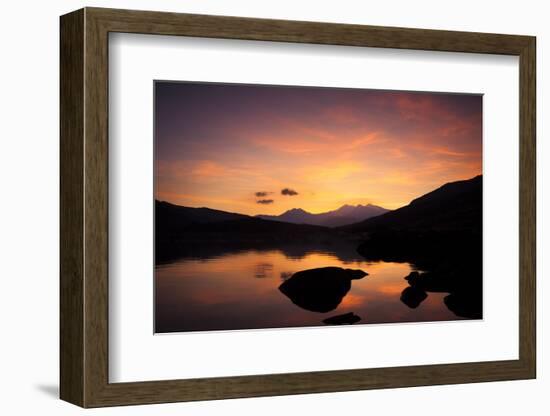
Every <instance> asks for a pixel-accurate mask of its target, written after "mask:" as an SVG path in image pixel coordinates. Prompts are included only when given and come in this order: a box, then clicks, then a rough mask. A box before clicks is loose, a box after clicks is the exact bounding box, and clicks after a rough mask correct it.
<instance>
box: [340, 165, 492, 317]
mask: <svg viewBox="0 0 550 416" xmlns="http://www.w3.org/2000/svg"><path fill="white" fill-rule="evenodd" d="M482 222H483V179H482V176H481V175H480V176H476V177H474V178H472V179H468V180H464V181H457V182H451V183H447V184H445V185H443V186H441V187H440V188H438V189H436V190H434V191H432V192H429V193H427V194H425V195H423V196H421V197H419V198H416V199H415V200H413V201H412V202H411V203H410V204H409V205H407V206H404V207H402V208H399V209H396V210H395V211H391V212H388V213H386V214H383V215H381V216H379V217H375V218H370V219H368V220H366V221H362V222H360V223H356V224H352V225H349V226H345V227H340V228H339V230H341V231H346V232H350V233H353V234H355V235H358V236H362V242H361V243H360V244H359V246H358V247H357V251H358V253H360V254H361V255H362V256H363V257H364V258H365V259H367V260H369V261H380V260H382V261H387V262H408V263H411V264H413V265H415V266H416V268H418V269H419V270H422V271H423V273H417V272H414V273H411V275H409V276H407V278H406V279H407V281H408V282H409V285H410V287H409V288H406V289H405V290H404V291H403V293H402V295H401V301H402V302H403V303H405V304H406V305H408V306H409V307H411V308H416V307H418V305H420V303H422V302H423V300H424V299H425V298H426V297H427V293H426V292H444V293H448V294H449V295H448V296H446V297H445V305H447V307H448V308H449V309H450V310H451V311H452V312H454V313H455V314H456V315H458V316H461V317H465V318H473V319H479V318H481V317H482V306H483V305H482V260H483V258H482V256H483V239H482V228H483V227H482Z"/></svg>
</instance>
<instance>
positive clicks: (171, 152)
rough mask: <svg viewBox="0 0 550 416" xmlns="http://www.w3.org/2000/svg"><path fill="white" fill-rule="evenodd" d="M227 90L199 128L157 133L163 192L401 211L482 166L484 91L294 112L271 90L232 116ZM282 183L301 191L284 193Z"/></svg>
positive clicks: (169, 197) (192, 200) (254, 204)
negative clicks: (481, 94)
mask: <svg viewBox="0 0 550 416" xmlns="http://www.w3.org/2000/svg"><path fill="white" fill-rule="evenodd" d="M287 90H289V89H287ZM274 91H275V90H274ZM291 92H292V91H290V92H288V91H285V93H288V94H290V93H291ZM276 93H277V91H275V92H272V94H276ZM298 93H299V92H298ZM298 93H297V94H298ZM330 93H331V92H330V91H328V92H326V94H330ZM225 94H226V95H220V96H217V95H214V96H213V97H214V98H216V99H217V100H222V99H223V100H226V101H225V102H227V103H228V104H227V106H229V107H224V108H223V109H222V110H223V111H222V110H215V112H213V113H208V114H202V113H201V114H200V115H199V116H201V117H204V120H201V121H202V122H201V123H200V124H199V122H198V121H196V122H195V123H196V124H197V126H194V128H191V127H188V126H187V125H186V124H185V123H183V122H182V123H183V124H182V125H181V127H177V126H176V127H174V126H172V124H174V123H175V122H174V119H171V118H167V119H166V121H162V120H160V121H159V125H161V126H162V125H163V124H162V123H165V124H166V125H167V126H170V129H168V128H166V131H163V133H162V134H157V137H156V140H157V145H158V146H160V151H159V152H158V153H157V160H156V166H155V168H156V192H155V197H156V198H157V199H159V200H164V201H168V202H171V203H174V204H177V205H184V206H189V207H209V208H213V209H219V210H223V211H229V212H238V213H243V214H249V215H257V214H271V215H278V214H281V213H283V212H284V211H287V210H289V209H291V208H302V209H304V210H306V211H309V212H311V213H320V212H326V211H330V210H334V209H337V208H339V207H340V206H342V205H344V204H353V205H356V204H367V203H372V204H374V205H379V206H382V207H384V208H388V209H395V208H399V207H401V206H404V205H407V204H408V203H409V202H410V201H411V200H413V199H415V198H417V197H419V196H421V195H423V194H425V193H427V192H430V191H432V190H434V189H436V188H438V187H439V186H441V185H443V184H444V183H447V182H452V181H457V180H463V179H470V178H472V177H474V176H476V175H479V174H481V172H482V161H481V98H479V100H478V101H479V102H478V101H476V99H474V98H475V97H474V98H472V103H473V104H470V102H469V101H468V102H467V103H466V104H464V103H462V102H460V103H458V104H457V103H456V102H455V101H453V100H466V99H469V98H467V97H466V98H464V97H454V96H452V95H445V94H419V93H381V92H371V93H370V94H371V95H376V97H375V98H376V99H372V100H371V101H372V102H367V103H365V104H364V106H363V107H361V106H359V105H358V104H357V103H356V102H355V101H354V102H353V103H352V102H351V101H349V102H348V101H347V100H348V98H347V96H342V94H344V95H345V92H340V93H339V94H340V95H339V96H335V98H334V100H332V101H331V100H327V103H328V104H327V103H321V104H320V103H318V102H316V101H311V100H310V101H308V100H305V99H304V100H303V102H302V101H300V107H299V109H298V110H296V111H292V110H293V108H285V107H284V106H282V107H276V106H275V104H273V103H272V100H271V98H270V97H271V96H269V99H267V98H265V97H263V101H262V100H261V99H260V98H258V103H256V102H253V103H252V104H251V105H249V106H248V107H246V106H245V104H242V108H240V107H238V105H237V104H235V106H236V107H238V108H239V112H238V113H237V114H231V117H230V116H229V115H228V113H230V112H231V110H232V108H231V104H232V103H233V101H232V100H233V98H232V97H227V92H226V93H225ZM334 94H337V93H336V92H335V93H334ZM350 94H351V93H350ZM355 94H358V93H355ZM364 94H365V97H367V98H368V94H369V92H368V91H367V92H365V93H364ZM275 96H276V95H275ZM304 96H305V97H306V98H307V97H308V96H307V95H306V93H304ZM182 97H184V95H183V93H182ZM219 97H221V98H219ZM291 98H292V99H294V100H298V99H297V98H296V97H294V96H292V97H291ZM300 98H301V96H300ZM360 98H361V97H360ZM183 99H184V98H178V100H179V101H176V104H177V103H179V102H180V101H181V100H183ZM355 99H356V100H357V97H355ZM205 100H206V99H205ZM289 100H290V99H289ZM242 101H243V102H244V99H243V100H242ZM235 102H239V101H235ZM288 102H289V103H290V104H289V106H290V107H292V105H294V104H293V101H292V100H290V101H288ZM176 104H172V106H174V105H176ZM291 104H292V105H291ZM478 104H479V111H477V110H476V109H477V107H476V106H477V105H478ZM178 105H179V104H178ZM472 105H473V107H475V108H474V109H471V108H470V107H472ZM264 107H265V108H264ZM295 107H296V105H295ZM170 108H172V107H170ZM228 108H229V109H228ZM266 108H267V110H266ZM209 109H210V107H209ZM211 111H214V110H211ZM216 111H217V112H216ZM243 113H244V114H243ZM167 114H168V113H167ZM162 115H163V113H162V114H161V116H162ZM199 116H197V117H199ZM166 117H168V116H166ZM176 120H179V119H176ZM195 135H196V137H195ZM284 188H290V189H293V190H296V191H297V193H298V194H297V195H294V196H288V195H282V194H281V190H282V189H284ZM258 192H263V193H265V196H262V197H257V196H256V193H258ZM259 201H261V202H263V203H258V202H259Z"/></svg>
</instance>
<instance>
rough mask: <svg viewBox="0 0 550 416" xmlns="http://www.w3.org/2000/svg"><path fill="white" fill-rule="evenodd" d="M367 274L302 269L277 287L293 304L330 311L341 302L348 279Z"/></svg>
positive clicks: (346, 291) (339, 270) (354, 271)
mask: <svg viewBox="0 0 550 416" xmlns="http://www.w3.org/2000/svg"><path fill="white" fill-rule="evenodd" d="M364 276H367V273H365V272H364V271H362V270H352V269H343V268H341V267H322V268H318V269H309V270H302V271H299V272H297V273H294V274H293V275H292V277H291V278H290V279H288V280H286V281H284V282H283V283H282V284H281V286H279V290H280V291H281V292H282V293H284V294H285V295H286V296H288V298H289V299H290V300H291V301H292V302H293V303H294V304H296V305H298V306H299V307H301V308H303V309H307V310H309V311H313V312H329V311H332V310H334V309H336V307H337V306H338V305H339V304H340V302H341V301H342V299H343V298H344V296H346V294H347V293H348V292H349V290H350V288H351V281H352V280H355V279H361V278H363V277H364Z"/></svg>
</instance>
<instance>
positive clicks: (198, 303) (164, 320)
mask: <svg viewBox="0 0 550 416" xmlns="http://www.w3.org/2000/svg"><path fill="white" fill-rule="evenodd" d="M329 248H330V249H327V248H325V247H323V248H319V247H316V248H314V249H312V248H302V249H297V248H296V247H294V248H292V247H291V246H286V247H282V248H280V249H266V250H245V249H238V250H230V251H227V250H225V251H224V252H222V253H219V252H218V253H215V252H214V251H212V250H211V251H210V254H211V255H208V256H205V257H200V256H197V255H196V254H197V250H196V248H195V249H194V253H195V254H194V255H188V254H185V255H182V256H181V257H180V258H179V259H177V260H176V259H173V260H172V261H170V262H168V261H166V262H164V263H162V264H159V265H158V266H157V267H156V270H155V279H156V285H155V296H156V302H155V308H156V309H155V323H156V328H155V330H156V332H181V331H208V330H231V329H254V328H277V327H300V326H319V325H324V324H328V325H335V324H342V323H348V324H349V323H357V322H359V320H358V319H357V318H359V319H360V320H361V321H360V323H361V324H364V323H387V322H418V321H440V320H453V319H461V318H460V317H459V316H457V314H456V313H455V312H453V309H452V308H449V307H448V305H446V304H445V302H444V300H443V299H444V298H445V297H446V296H447V295H448V293H443V292H441V293H438V292H429V293H428V292H426V298H425V299H424V300H423V301H421V302H418V305H416V307H415V308H411V307H409V306H410V304H412V303H406V302H404V301H402V298H403V297H402V293H403V291H404V290H406V289H407V288H408V287H411V286H410V283H411V282H410V281H407V280H405V279H404V277H405V276H407V275H409V274H410V273H411V272H413V271H415V267H414V266H412V265H411V264H409V263H396V262H373V261H366V260H364V258H363V257H361V256H360V255H359V254H357V252H355V250H349V251H347V252H344V251H343V249H341V248H337V247H336V248H335V247H329ZM323 250H325V251H323ZM326 267H334V268H341V269H354V270H361V271H364V272H366V273H368V276H367V277H365V278H362V279H356V280H353V282H352V281H351V279H349V278H348V279H344V281H343V283H342V282H340V283H341V289H338V290H336V291H335V293H336V292H337V293H338V296H337V298H338V299H336V296H334V299H328V298H329V297H330V296H326V295H325V294H323V292H324V291H323V290H319V289H318V287H317V286H316V285H314V284H312V283H303V282H302V283H301V284H300V285H301V286H303V287H305V288H306V289H307V290H306V292H308V294H306V295H303V294H302V295H301V296H302V298H303V299H301V300H299V301H295V299H293V297H292V296H291V295H290V294H291V292H295V290H291V289H289V290H288V291H287V293H285V294H283V293H284V292H283V290H282V289H281V290H279V286H281V287H283V286H286V285H287V283H288V284H289V285H290V282H291V281H293V279H294V277H295V276H297V275H298V276H300V274H299V272H303V271H306V270H311V269H319V268H326ZM302 276H303V273H302ZM274 277H278V278H274ZM300 280H302V279H300ZM306 280H308V279H306ZM329 280H331V279H329ZM337 280H338V279H337ZM345 280H347V282H348V283H347V284H346V283H345ZM331 284H334V283H327V285H328V286H330V285H331ZM348 284H349V287H348V286H347V285H348ZM292 286H294V284H292ZM288 287H291V286H288ZM281 292H283V293H281ZM285 295H286V296H285ZM458 298H459V296H458V295H457V296H456V297H455V298H451V299H449V298H447V299H448V300H447V301H446V302H448V303H450V304H451V305H453V306H454V305H455V304H456V303H457V302H456V299H458ZM319 299H321V300H320V301H319ZM453 299H454V300H453ZM458 303H459V302H458ZM304 306H307V307H306V308H304ZM458 309H459V308H455V310H458Z"/></svg>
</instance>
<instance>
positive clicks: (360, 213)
mask: <svg viewBox="0 0 550 416" xmlns="http://www.w3.org/2000/svg"><path fill="white" fill-rule="evenodd" d="M388 211H389V210H387V209H385V208H382V207H379V206H376V205H372V204H368V205H343V206H341V207H340V208H338V209H336V210H334V211H328V212H323V213H320V214H312V213H310V212H307V211H304V210H303V209H301V208H293V209H290V210H288V211H286V212H284V213H282V214H281V215H257V216H256V217H257V218H261V219H264V220H270V221H280V222H289V223H292V224H310V225H320V226H324V227H339V226H342V225H347V224H353V223H357V222H359V221H363V220H366V219H367V218H372V217H375V216H378V215H382V214H384V213H386V212H388Z"/></svg>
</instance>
